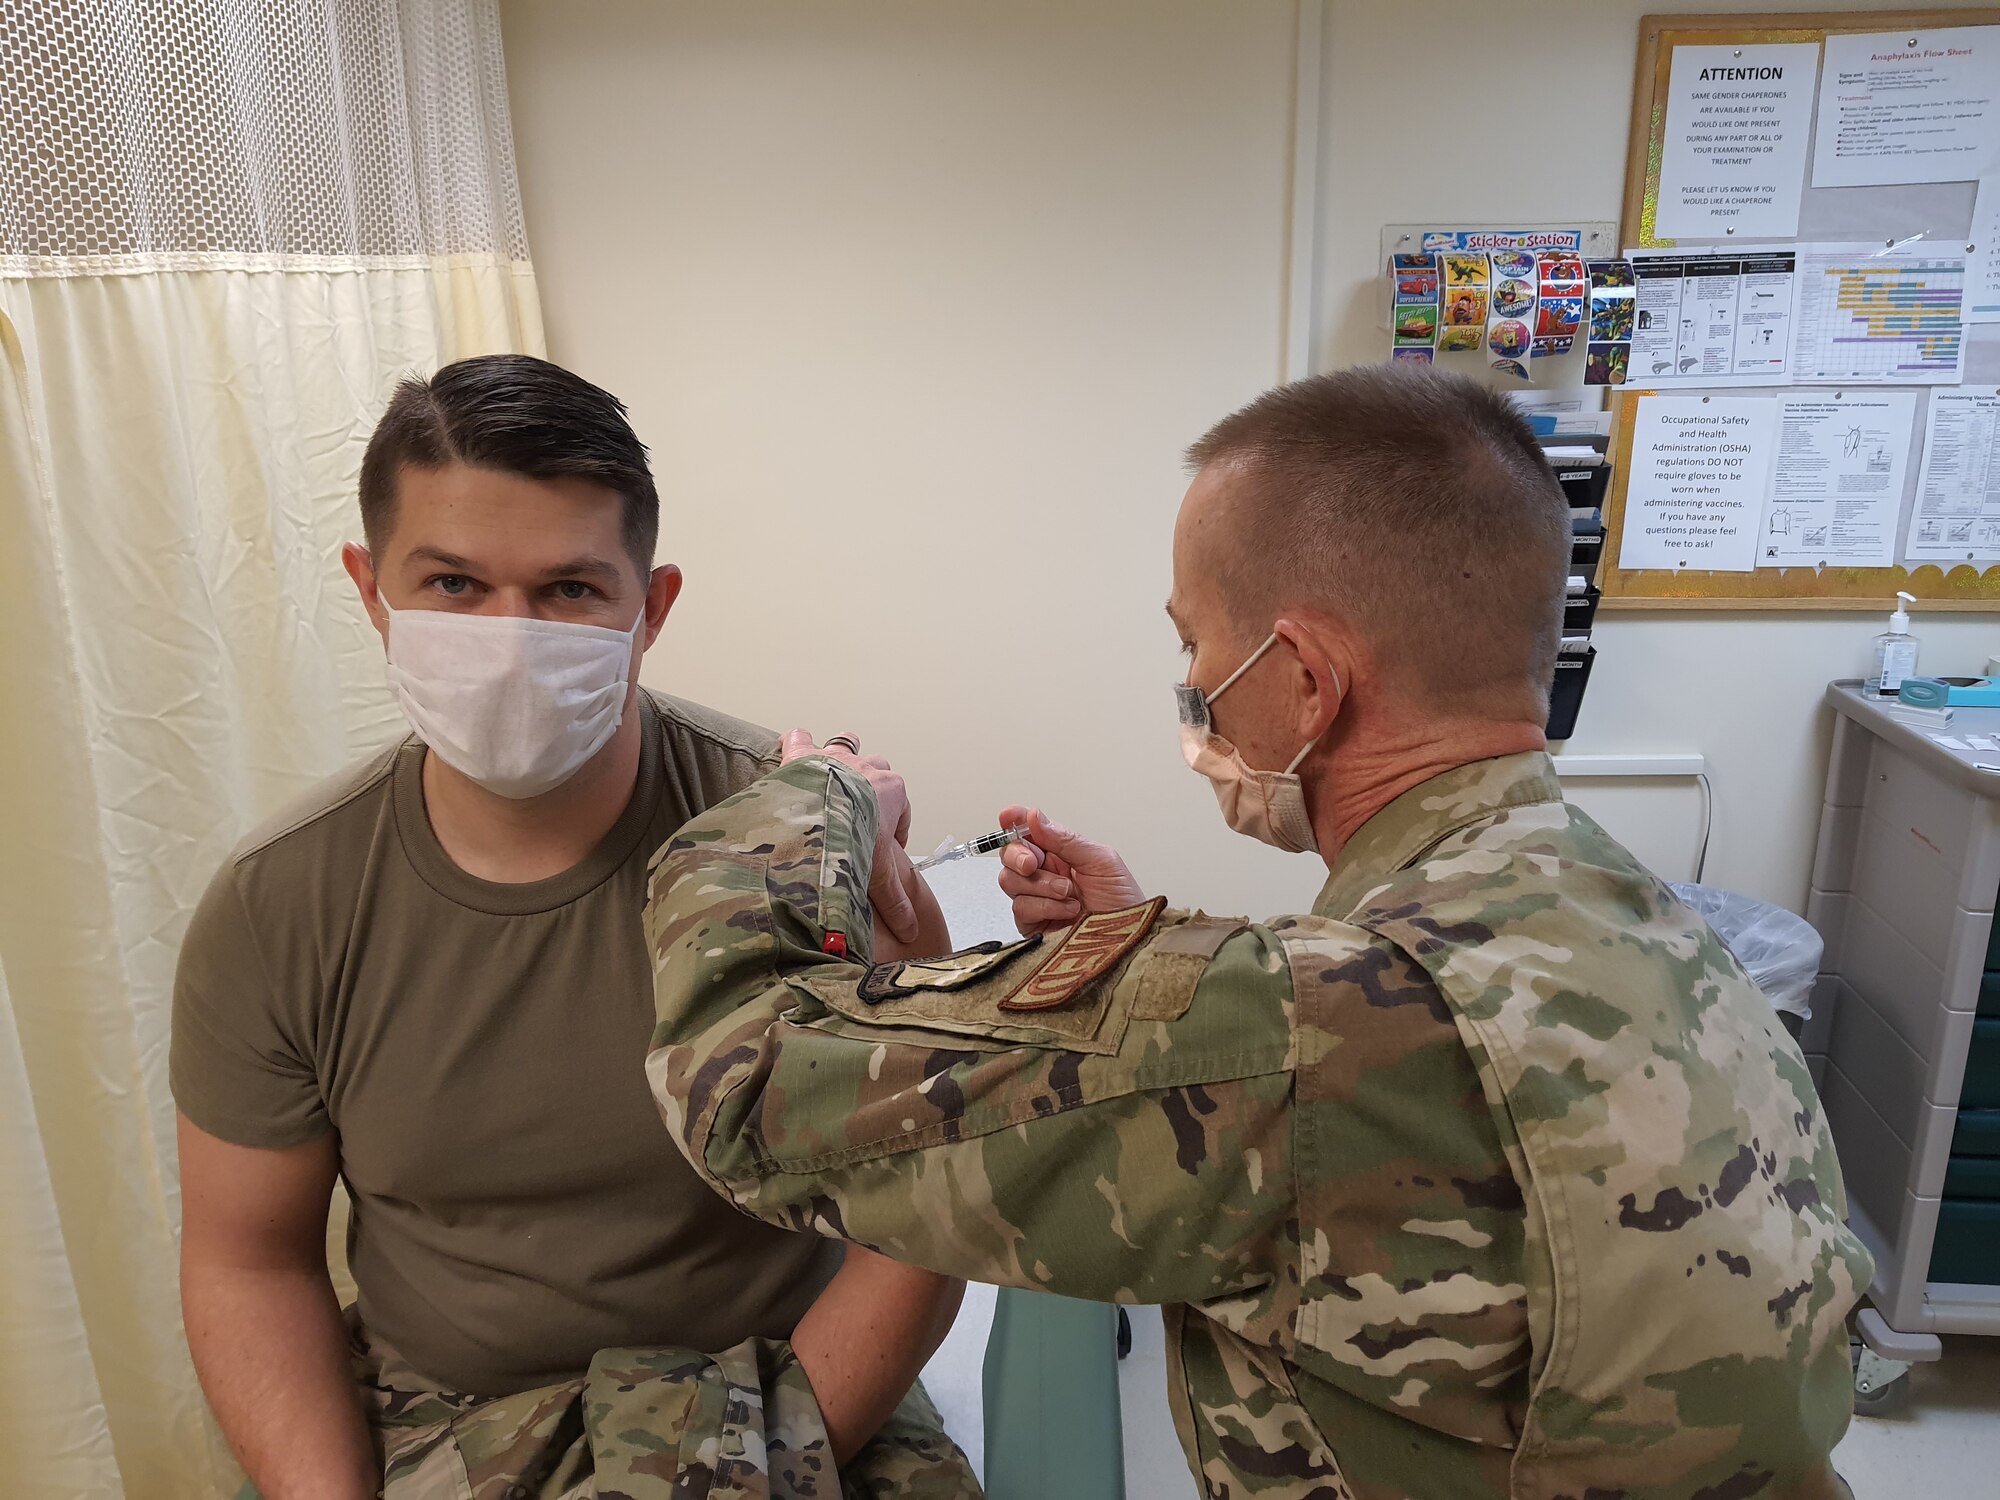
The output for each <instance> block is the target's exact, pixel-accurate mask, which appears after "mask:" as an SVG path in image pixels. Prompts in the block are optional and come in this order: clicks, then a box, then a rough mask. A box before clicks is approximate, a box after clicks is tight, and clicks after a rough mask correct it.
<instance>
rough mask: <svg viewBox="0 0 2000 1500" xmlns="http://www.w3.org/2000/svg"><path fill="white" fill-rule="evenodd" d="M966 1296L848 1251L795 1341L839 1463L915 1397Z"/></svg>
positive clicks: (950, 1284)
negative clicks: (913, 1387)
mask: <svg viewBox="0 0 2000 1500" xmlns="http://www.w3.org/2000/svg"><path fill="white" fill-rule="evenodd" d="M964 1293H965V1283H964V1282H962V1281H955V1280H953V1279H952V1278H951V1277H948V1276H939V1275H937V1274H935V1273H934V1272H931V1271H924V1270H920V1269H918V1268H917V1267H915V1266H906V1265H901V1264H899V1263H898V1262H896V1261H893V1260H890V1259H888V1258H887V1257H885V1256H881V1255H877V1254H876V1253H875V1252H874V1251H872V1250H865V1249H863V1248H862V1247H861V1246H859V1245H850V1246H849V1247H848V1249H847V1259H846V1260H845V1261H844V1262H843V1263H842V1265H841V1268H840V1273H839V1274H838V1275H837V1276H835V1277H834V1278H833V1280H832V1281H831V1282H829V1283H828V1284H827V1288H826V1290H825V1291H824V1292H822V1293H821V1294H820V1297H819V1300H818V1301H817V1302H815V1303H814V1304H813V1305H812V1307H811V1308H809V1309H808V1310H807V1312H806V1315H805V1317H803V1318H802V1319H800V1320H799V1326H798V1328H797V1329H796V1330H795V1331H794V1332H793V1334H792V1350H793V1352H794V1353H795V1354H797V1355H798V1357H799V1363H800V1365H802V1366H803V1367H804V1369H805V1372H806V1378H807V1379H808V1380H810V1381H811V1382H812V1388H813V1395H814V1396H815V1397H817V1398H818V1401H819V1409H820V1416H821V1418H822V1420H823V1421H824V1422H825V1423H826V1433H827V1437H828V1439H829V1440H830V1441H831V1442H832V1444H833V1458H834V1462H835V1463H836V1464H845V1463H847V1462H848V1461H849V1460H850V1459H852V1458H853V1457H854V1455H855V1454H856V1453H858V1452H859V1451H860V1450H861V1449H862V1448H863V1447H865V1446H866V1445H867V1443H868V1440H869V1439H870V1438H872V1437H873V1436H875V1434H876V1432H877V1431H878V1430H879V1429H880V1428H881V1426H882V1424H883V1423H884V1422H886V1421H887V1420H888V1419H889V1415H890V1413H892V1412H893V1411H895V1409H896V1407H897V1405H898V1404H899V1403H900V1402H901V1401H902V1399H903V1397H904V1396H905V1395H907V1394H908V1393H909V1389H910V1387H911V1385H912V1384H914V1383H915V1381H916V1378H917V1375H918V1373H919V1372H920V1371H922V1369H923V1367H924V1363H925V1361H927V1360H928V1359H929V1358H930V1357H931V1355H932V1354H933V1353H935V1352H936V1350H937V1346H938V1345H939V1344H940V1343H942V1342H943V1341H944V1336H945V1335H946V1334H947V1333H949V1332H950V1331H951V1323H952V1319H953V1318H955V1317H956V1316H957V1315H958V1304H959V1299H960V1298H961V1297H962V1296H963V1295H964Z"/></svg>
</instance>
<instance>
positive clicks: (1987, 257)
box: [1965, 177, 2000, 323]
mask: <svg viewBox="0 0 2000 1500" xmlns="http://www.w3.org/2000/svg"><path fill="white" fill-rule="evenodd" d="M1965 321H1966V322H1968V323H2000V177H1982V178H1980V179H1979V197H1978V198H1977V199H1976V200H1975V201H1974V203H1973V206H1972V233H1971V236H1970V237H1969V238H1968V239H1967V241H1966V246H1965Z"/></svg>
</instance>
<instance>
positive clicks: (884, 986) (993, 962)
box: [855, 935, 1042, 1005]
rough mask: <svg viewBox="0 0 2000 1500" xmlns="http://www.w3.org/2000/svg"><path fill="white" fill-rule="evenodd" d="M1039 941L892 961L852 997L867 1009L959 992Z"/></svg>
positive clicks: (996, 944) (870, 975) (1025, 940)
mask: <svg viewBox="0 0 2000 1500" xmlns="http://www.w3.org/2000/svg"><path fill="white" fill-rule="evenodd" d="M1041 941H1042V940H1041V938H1040V936H1039V935H1037V936H1035V937H1027V938H1022V939H1021V940H1020V941H1018V942H1013V943H1000V942H992V943H981V944H980V945H979V946H978V947H976V948H961V949H960V950H959V951H958V952H956V953H947V954H944V955H943V956H942V957H939V958H904V959H893V960H891V961H890V962H888V963H881V964H877V965H875V967H874V968H872V969H870V970H869V971H868V973H867V975H866V976H865V977H864V978H863V979H862V981H861V983H860V984H859V985H858V986H856V988H855V993H856V994H857V995H859V996H860V997H861V998H862V1000H863V1001H865V1002H866V1003H867V1004H869V1005H880V1004H881V1003H882V1002H883V1001H885V1000H895V999H900V998H901V997H903V996H905V995H914V994H916V993H918V992H919V991H921V990H956V989H963V988H964V987H965V986H966V985H968V984H971V983H972V982H973V981H974V980H976V979H983V978H985V977H986V976H987V975H989V974H991V973H993V972H994V971H995V970H997V969H998V968H1000V967H1001V965H1003V964H1006V963H1008V962H1010V961H1012V960H1013V959H1015V958H1018V957H1019V956H1020V955H1021V954H1023V953H1026V952H1027V951H1028V950H1029V949H1030V948H1035V947H1039V946H1040V944H1041Z"/></svg>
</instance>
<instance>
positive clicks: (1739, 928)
mask: <svg viewBox="0 0 2000 1500" xmlns="http://www.w3.org/2000/svg"><path fill="white" fill-rule="evenodd" d="M1667 889H1669V890H1671V891H1672V892H1673V893H1674V894H1675V895H1676V896H1678V897H1679V898H1680V899H1681V900H1682V901H1684V902H1686V903H1687V904H1688V905H1689V906H1691V907H1693V908H1694V909H1695V910H1696V911H1697V912H1699V913H1700V914H1701V915H1702V916H1703V917H1704V918H1705V919H1707V922H1708V925H1709V926H1711V927H1713V928H1714V929H1715V935H1716V936H1717V937H1719V938H1721V939H1722V941H1723V945H1724V946H1725V947H1727V948H1728V949H1729V951H1730V952H1731V953H1733V954H1735V955H1736V961H1737V962H1738V963H1740V964H1741V965H1743V967H1744V970H1745V971H1746V972H1747V973H1748V974H1749V975H1750V977H1751V978H1752V979H1754V980H1755V981H1756V982H1757V987H1758V988H1759V989H1761V990H1762V991H1763V992H1764V995H1765V997H1766V998H1767V999H1769V1000H1770V1002H1771V1006H1772V1008H1773V1009H1775V1010H1778V1011H1782V1012H1786V1013H1788V1014H1790V1015H1794V1016H1797V1017H1798V1018H1799V1019H1800V1020H1810V1019H1811V1018H1812V1005H1811V1001H1812V987H1813V980H1814V978H1815V977H1817V975H1818V974H1819V961H1820V955H1821V954H1822V953H1823V952H1825V949H1826V944H1825V943H1824V942H1823V941H1822V940H1821V938H1820V935H1819V933H1818V932H1817V931H1815V930H1814V928H1813V925H1812V923H1810V922H1808V921H1807V920H1806V919H1805V918H1804V917H1801V916H1799V915H1798V914H1797V913H1795V912H1789V911H1786V910H1785V909H1784V908H1783V907H1782V906H1774V905H1772V904H1771V903H1770V902H1769V901H1756V900H1752V899H1751V898H1750V897H1748V896H1739V895H1738V894H1737V893H1736V892H1735V891H1725V890H1719V889H1717V888H1716V887H1715V886H1712V885H1680V884H1675V883H1672V882H1670V883H1669V884H1668V887H1667Z"/></svg>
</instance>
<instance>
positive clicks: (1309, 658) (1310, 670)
mask: <svg viewBox="0 0 2000 1500" xmlns="http://www.w3.org/2000/svg"><path fill="white" fill-rule="evenodd" d="M1272 629H1273V630H1274V631H1276V633H1277V635H1278V638H1279V639H1280V640H1282V641H1284V642H1285V643H1286V644H1287V645H1289V646H1290V647H1291V648H1292V650H1293V651H1295V652H1296V653H1298V659H1299V668H1300V672H1301V674H1302V675H1301V680H1300V684H1299V694H1298V716H1299V717H1298V731H1299V738H1300V739H1301V740H1316V739H1318V738H1319V737H1320V736H1321V735H1323V734H1325V733H1326V732H1327V730H1328V729H1330V728H1332V727H1333V721H1334V720H1335V719H1336V718H1338V717H1339V716H1340V710H1341V706H1342V705H1343V704H1344V703H1345V702H1346V701H1347V689H1348V686H1349V684H1351V683H1352V682H1353V680H1354V677H1353V673H1352V670H1351V666H1352V653H1351V652H1350V651H1349V650H1348V649H1347V645H1346V643H1345V642H1344V641H1342V640H1341V639H1340V638H1339V637H1338V636H1337V635H1336V634H1335V633H1334V632H1332V631H1330V630H1327V629H1325V628H1324V627H1323V626H1321V625H1319V624H1317V623H1315V622H1311V621H1306V620H1298V619H1280V620H1279V621H1278V622H1277V624H1275V625H1274V626H1273V627H1272Z"/></svg>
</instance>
